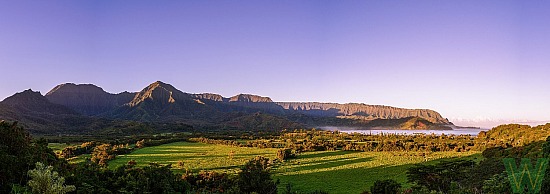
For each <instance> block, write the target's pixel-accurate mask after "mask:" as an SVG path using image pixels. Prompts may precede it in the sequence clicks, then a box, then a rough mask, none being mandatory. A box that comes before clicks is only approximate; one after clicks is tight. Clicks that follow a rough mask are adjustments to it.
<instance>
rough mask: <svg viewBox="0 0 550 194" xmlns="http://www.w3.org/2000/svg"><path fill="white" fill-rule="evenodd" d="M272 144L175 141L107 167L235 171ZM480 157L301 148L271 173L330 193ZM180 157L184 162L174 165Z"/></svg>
mask: <svg viewBox="0 0 550 194" xmlns="http://www.w3.org/2000/svg"><path fill="white" fill-rule="evenodd" d="M276 152H277V149H275V148H264V149H261V148H248V147H233V146H226V145H214V144H204V143H190V142H176V143H170V144H164V145H160V146H154V147H146V148H142V149H138V150H136V151H134V152H132V153H130V154H127V155H119V156H117V159H115V160H112V161H110V162H109V167H110V168H115V167H117V166H120V165H123V164H126V163H128V161H130V160H135V161H136V162H137V165H138V166H146V165H148V164H149V163H158V164H172V167H173V169H174V171H177V172H178V173H184V172H185V171H186V170H188V171H191V172H193V173H196V172H199V171H201V170H208V171H218V172H226V173H230V174H233V173H236V172H238V170H239V167H240V166H242V165H243V164H244V163H245V162H246V161H248V160H250V159H251V158H253V157H255V156H258V155H261V156H264V157H268V158H271V159H274V158H276ZM458 158H462V159H473V160H477V159H480V158H481V154H479V152H473V151H470V152H454V151H449V152H432V153H428V152H404V151H398V152H355V151H316V152H304V153H301V154H299V155H298V156H297V158H295V159H290V160H287V161H284V162H276V163H275V164H274V166H273V169H272V172H273V174H274V178H275V179H279V180H280V181H281V183H280V186H279V187H280V189H279V190H280V191H282V190H284V188H285V187H286V185H287V184H289V183H290V184H291V185H292V188H293V190H297V191H301V192H306V191H315V190H323V191H328V192H330V193H336V194H337V193H361V192H362V191H365V190H368V189H369V188H370V186H372V184H373V183H374V181H376V180H381V179H394V180H396V181H398V182H399V183H401V184H403V186H405V187H409V186H410V185H409V184H408V183H407V177H406V172H407V168H409V167H411V166H412V165H414V164H418V163H424V164H425V163H436V162H437V161H440V160H454V159H458ZM179 161H182V162H183V164H184V165H183V166H181V165H177V164H178V162H179Z"/></svg>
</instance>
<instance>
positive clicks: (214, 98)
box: [191, 93, 229, 102]
mask: <svg viewBox="0 0 550 194" xmlns="http://www.w3.org/2000/svg"><path fill="white" fill-rule="evenodd" d="M191 96H192V97H193V98H195V99H199V100H211V101H215V102H228V101H229V99H227V98H224V97H223V96H222V95H219V94H212V93H202V94H191Z"/></svg>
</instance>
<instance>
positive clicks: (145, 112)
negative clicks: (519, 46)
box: [0, 81, 452, 133]
mask: <svg viewBox="0 0 550 194" xmlns="http://www.w3.org/2000/svg"><path fill="white" fill-rule="evenodd" d="M0 120H15V121H19V122H20V123H21V124H22V125H24V126H26V127H28V128H29V129H30V131H32V132H34V133H98V132H100V133H105V132H108V133H113V132H114V131H115V132H116V131H117V130H118V131H121V130H122V131H123V132H121V133H125V132H128V131H130V132H136V133H140V132H150V131H155V130H171V131H173V130H176V131H178V130H189V129H192V130H282V129H295V128H304V127H319V126H355V127H363V128H391V129H449V128H450V127H449V125H452V123H450V122H449V121H448V120H447V119H445V118H443V117H442V116H441V115H440V114H439V113H437V112H436V111H433V110H428V109H404V108H396V107H391V106H381V105H367V104H360V103H347V104H337V103H320V102H274V101H273V100H272V99H271V98H269V97H263V96H258V95H252V94H238V95H235V96H232V97H229V98H227V97H223V96H221V95H219V94H212V93H202V94H191V93H186V92H182V91H180V90H178V89H177V88H175V87H174V86H172V85H170V84H167V83H163V82H161V81H157V82H154V83H152V84H150V85H149V86H147V87H145V88H144V89H143V90H141V91H139V92H122V93H118V94H111V93H108V92H106V91H105V90H103V89H102V88H100V87H98V86H95V85H93V84H73V83H65V84H60V85H58V86H56V87H54V88H53V89H52V90H50V91H49V92H47V93H46V94H45V95H42V94H41V93H39V92H35V91H32V90H30V89H29V90H25V91H23V92H20V93H16V94H14V95H12V96H10V97H8V98H6V99H4V100H3V101H1V102H0Z"/></svg>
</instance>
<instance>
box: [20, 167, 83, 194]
mask: <svg viewBox="0 0 550 194" xmlns="http://www.w3.org/2000/svg"><path fill="white" fill-rule="evenodd" d="M29 177H31V180H29V183H28V185H29V186H30V187H31V189H32V192H33V193H41V194H65V193H69V192H72V191H74V190H76V187H75V186H74V185H65V178H63V177H62V176H59V174H58V173H57V172H55V171H53V167H52V166H46V165H44V164H42V163H40V162H37V163H36V168H35V169H33V170H29Z"/></svg>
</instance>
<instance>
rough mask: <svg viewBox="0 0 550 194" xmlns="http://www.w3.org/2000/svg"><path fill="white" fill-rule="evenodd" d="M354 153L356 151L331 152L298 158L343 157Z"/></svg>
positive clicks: (299, 156)
mask: <svg viewBox="0 0 550 194" xmlns="http://www.w3.org/2000/svg"><path fill="white" fill-rule="evenodd" d="M351 153H354V151H329V152H323V153H315V154H307V155H298V157H297V158H319V157H327V156H341V155H346V154H351Z"/></svg>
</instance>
